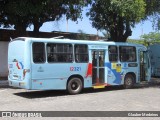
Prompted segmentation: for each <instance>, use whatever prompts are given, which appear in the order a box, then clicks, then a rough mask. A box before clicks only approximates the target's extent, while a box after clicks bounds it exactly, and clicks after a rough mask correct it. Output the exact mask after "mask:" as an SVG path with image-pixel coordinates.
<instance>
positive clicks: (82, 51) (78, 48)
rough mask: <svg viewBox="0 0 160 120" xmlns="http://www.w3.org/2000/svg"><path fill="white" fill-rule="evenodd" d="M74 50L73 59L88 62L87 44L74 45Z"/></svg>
mask: <svg viewBox="0 0 160 120" xmlns="http://www.w3.org/2000/svg"><path fill="white" fill-rule="evenodd" d="M74 50H75V61H76V62H77V63H86V62H88V60H89V59H88V46H87V45H83V44H81V45H78V44H76V45H75V46H74Z"/></svg>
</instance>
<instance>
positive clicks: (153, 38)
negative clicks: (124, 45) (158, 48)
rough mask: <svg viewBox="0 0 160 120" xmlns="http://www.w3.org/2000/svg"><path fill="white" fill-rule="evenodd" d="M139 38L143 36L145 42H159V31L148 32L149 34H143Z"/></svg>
mask: <svg viewBox="0 0 160 120" xmlns="http://www.w3.org/2000/svg"><path fill="white" fill-rule="evenodd" d="M141 38H143V41H144V43H146V44H154V43H160V33H158V32H150V33H149V34H144V35H142V36H141Z"/></svg>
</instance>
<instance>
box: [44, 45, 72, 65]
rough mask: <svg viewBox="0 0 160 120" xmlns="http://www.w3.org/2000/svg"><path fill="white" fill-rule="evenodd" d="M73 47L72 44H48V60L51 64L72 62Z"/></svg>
mask: <svg viewBox="0 0 160 120" xmlns="http://www.w3.org/2000/svg"><path fill="white" fill-rule="evenodd" d="M72 58H73V47H72V44H68V43H67V44H64V43H48V44H47V60H48V62H49V63H55V62H62V63H65V62H72Z"/></svg>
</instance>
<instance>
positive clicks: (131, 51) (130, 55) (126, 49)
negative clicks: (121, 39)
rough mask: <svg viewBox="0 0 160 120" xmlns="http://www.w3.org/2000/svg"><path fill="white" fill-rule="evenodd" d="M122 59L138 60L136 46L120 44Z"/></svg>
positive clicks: (122, 60)
mask: <svg viewBox="0 0 160 120" xmlns="http://www.w3.org/2000/svg"><path fill="white" fill-rule="evenodd" d="M119 52H120V61H121V62H136V61H137V58H136V48H135V47H134V46H120V47H119Z"/></svg>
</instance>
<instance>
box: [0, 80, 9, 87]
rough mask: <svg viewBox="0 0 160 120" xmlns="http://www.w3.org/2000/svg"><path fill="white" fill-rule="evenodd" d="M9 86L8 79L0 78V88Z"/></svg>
mask: <svg viewBox="0 0 160 120" xmlns="http://www.w3.org/2000/svg"><path fill="white" fill-rule="evenodd" d="M2 87H9V83H8V80H0V88H2Z"/></svg>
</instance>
